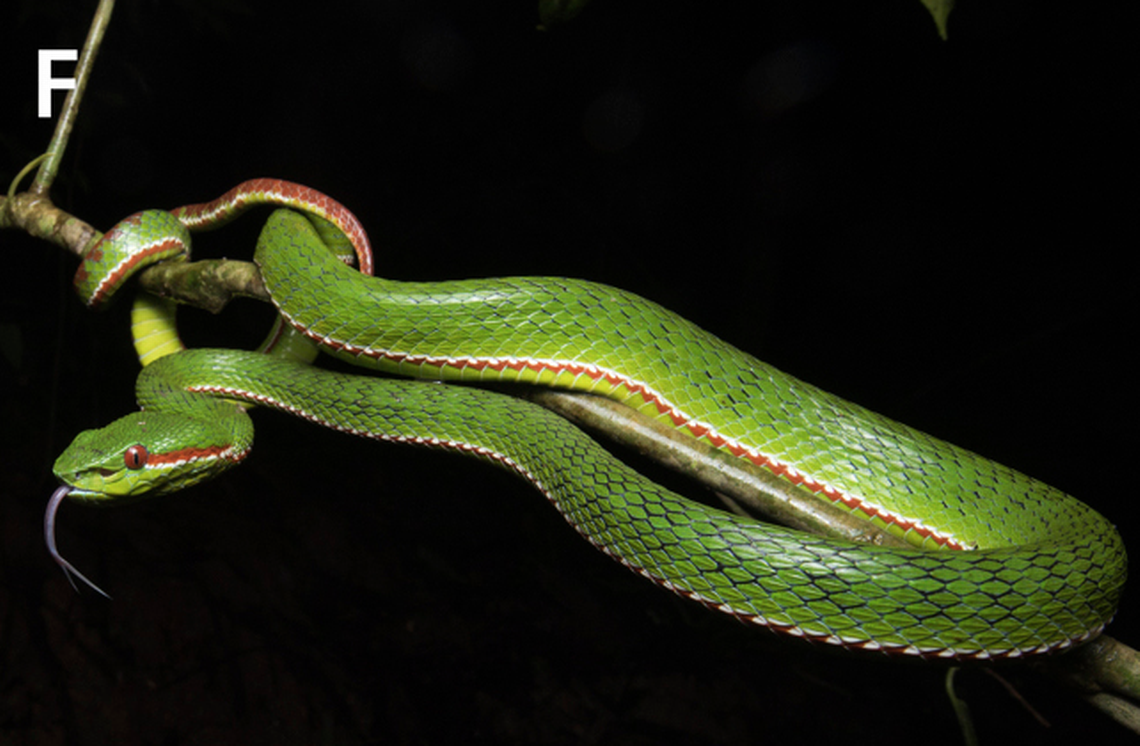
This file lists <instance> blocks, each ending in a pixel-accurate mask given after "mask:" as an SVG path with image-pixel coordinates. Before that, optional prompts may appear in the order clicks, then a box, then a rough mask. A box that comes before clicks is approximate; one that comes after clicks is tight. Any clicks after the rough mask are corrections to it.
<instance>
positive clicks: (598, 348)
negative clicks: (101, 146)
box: [45, 205, 1127, 659]
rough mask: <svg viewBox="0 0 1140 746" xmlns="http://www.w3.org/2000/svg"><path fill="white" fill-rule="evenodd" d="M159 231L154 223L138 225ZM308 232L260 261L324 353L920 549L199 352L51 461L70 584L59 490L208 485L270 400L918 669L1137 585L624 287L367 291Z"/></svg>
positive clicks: (1023, 641) (717, 596)
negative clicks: (916, 662) (641, 450)
mask: <svg viewBox="0 0 1140 746" xmlns="http://www.w3.org/2000/svg"><path fill="white" fill-rule="evenodd" d="M297 206H298V207H300V208H301V209H306V208H305V207H304V205H297ZM176 212H178V211H176ZM323 217H327V215H324V216H323ZM151 222H153V223H154V224H155V225H161V224H163V221H161V220H154V221H150V220H139V219H135V220H134V223H133V224H134V225H136V226H139V225H141V226H145V225H148V224H150V223H151ZM335 222H336V221H334V223H335ZM317 225H318V226H321V225H322V223H321V221H320V220H318V221H317ZM340 225H341V226H344V225H347V223H345V222H344V221H341V223H340ZM132 230H134V229H132V228H131V227H130V225H128V226H125V227H123V228H122V229H121V231H120V232H126V233H129V232H131V231H132ZM341 230H347V229H346V228H344V227H342V228H341ZM139 232H143V231H139ZM109 235H110V234H109ZM322 235H325V237H326V238H327V231H325V233H324V234H321V233H319V232H318V229H316V228H314V224H313V222H312V221H310V220H309V219H307V218H306V217H305V216H303V215H301V214H298V213H297V212H293V211H291V210H277V211H275V212H274V213H273V214H272V215H271V216H270V217H269V219H268V221H267V223H266V225H265V227H264V229H263V231H262V234H261V237H260V239H259V242H258V248H257V253H256V256H255V261H256V263H257V265H258V266H259V268H260V271H261V274H262V278H263V280H264V283H265V286H266V288H267V290H268V291H269V293H270V295H271V296H272V298H273V302H274V304H275V305H276V306H277V308H278V310H279V311H280V314H281V316H282V317H283V318H284V319H285V320H286V321H287V322H288V323H289V324H290V325H291V326H292V327H293V328H294V329H296V330H297V331H299V332H300V333H301V334H303V335H304V336H306V337H308V338H309V339H311V340H313V341H315V342H316V343H318V344H319V345H320V346H321V347H322V349H323V350H324V351H326V352H328V353H329V354H331V355H334V356H336V357H338V358H341V359H343V360H347V361H348V362H350V363H353V364H356V365H363V366H367V367H372V368H375V369H379V370H381V371H385V372H388V373H394V374H399V375H405V376H414V377H418V378H429V379H444V380H457V381H469V382H479V381H515V382H523V383H533V384H538V385H545V386H552V387H558V388H564V389H572V390H575V391H586V392H592V393H595V394H603V395H605V396H608V397H612V398H614V399H617V400H619V401H622V402H625V403H626V404H629V405H631V406H633V407H634V408H636V409H638V410H640V411H642V412H644V413H647V414H650V415H652V416H654V417H656V418H658V419H661V420H663V421H666V422H668V423H669V424H670V425H672V426H674V427H676V428H678V429H680V430H682V431H685V432H687V433H689V434H691V435H693V436H694V437H697V438H702V439H704V440H706V441H708V442H709V443H712V444H714V445H715V446H717V447H719V448H722V449H725V450H727V451H729V452H731V453H733V454H736V455H737V456H740V457H742V458H745V459H748V460H750V461H752V462H754V463H756V464H759V465H761V466H763V467H765V468H767V469H770V470H771V471H772V472H774V473H775V474H777V475H780V476H781V477H783V478H785V479H787V480H789V481H790V482H792V483H794V484H797V485H801V486H802V487H804V488H806V489H809V490H811V491H812V492H814V493H816V494H817V495H818V496H819V497H820V499H824V500H828V501H830V502H832V503H836V504H839V505H842V506H845V507H846V508H847V509H849V510H850V511H852V512H854V513H858V514H861V515H864V516H865V517H867V518H868V519H870V520H872V521H874V522H875V523H877V524H879V525H880V526H883V527H885V528H887V530H889V531H891V532H892V533H894V534H896V535H899V536H902V537H904V538H906V539H907V540H908V541H909V542H910V543H911V544H913V545H914V548H913V549H895V548H885V547H877V546H872V545H867V544H858V543H852V542H845V541H838V540H832V539H825V538H820V537H816V536H812V535H808V534H804V533H801V532H797V531H793V530H790V529H785V528H781V527H776V526H771V525H767V524H764V523H760V522H756V521H751V520H748V519H744V518H741V517H738V516H735V515H731V514H728V513H726V512H722V511H720V510H717V509H715V508H710V507H706V506H704V505H702V504H699V503H696V502H693V501H691V500H688V499H686V498H684V497H681V496H678V495H676V494H674V493H672V492H670V491H668V490H666V489H665V488H663V487H661V486H659V485H657V484H655V483H654V482H652V481H650V480H648V479H647V478H645V477H644V476H642V475H640V474H639V473H637V472H636V471H633V470H632V469H630V468H629V467H627V466H625V465H624V464H623V463H621V462H620V461H618V460H616V459H615V458H614V457H612V456H611V455H609V454H608V453H607V452H606V451H605V450H604V449H602V448H601V447H599V446H598V445H597V444H595V443H594V442H593V441H592V440H591V439H590V438H588V437H587V436H586V435H585V434H583V433H582V432H581V431H579V430H577V429H576V428H574V427H573V426H571V425H570V424H568V423H567V422H565V421H564V420H562V419H560V418H559V417H557V416H556V415H553V414H552V413H550V412H547V411H546V410H543V409H541V408H539V407H537V406H535V405H532V404H530V403H527V402H525V401H521V400H517V399H512V398H509V397H506V396H503V395H501V394H497V393H492V392H487V391H483V390H478V389H473V388H470V387H457V386H440V385H432V384H430V383H425V382H416V381H395V380H385V379H379V378H375V377H369V376H355V375H346V374H341V373H335V372H330V371H326V370H321V369H318V368H315V367H311V366H307V365H303V364H298V363H293V362H288V361H282V360H277V359H274V358H272V357H269V356H266V355H263V354H258V353H250V352H237V351H226V350H190V351H182V352H178V353H177V354H172V355H167V356H165V357H163V358H162V359H160V360H158V361H157V362H155V363H154V364H153V365H149V366H147V367H146V368H144V370H143V372H142V373H141V374H140V376H139V379H138V385H137V393H138V400H139V404H140V405H141V407H142V411H141V412H139V413H136V414H132V415H129V416H127V417H124V418H122V419H120V420H117V421H116V422H114V423H112V424H111V425H109V426H108V427H106V428H103V429H100V430H93V431H88V432H85V433H81V434H80V435H79V436H78V437H77V438H76V440H75V441H74V443H73V444H72V445H71V446H70V447H69V448H68V449H67V451H66V452H65V453H64V454H63V455H61V456H60V458H59V460H58V461H57V462H56V465H55V472H56V475H57V477H58V478H59V479H60V481H61V482H62V483H63V485H64V486H63V487H61V488H60V489H59V490H57V493H56V495H55V496H53V499H52V501H51V505H50V506H49V510H48V517H47V519H46V521H45V530H46V532H47V536H48V541H49V547H50V549H51V550H52V554H53V556H55V557H56V559H57V561H59V562H60V564H61V565H62V566H63V567H64V568H65V570H69V571H71V572H75V570H74V568H72V567H71V566H70V565H69V564H67V563H66V561H65V560H63V558H62V557H59V555H58V552H57V551H56V550H55V543H54V538H53V536H52V529H53V526H52V522H53V520H54V515H55V509H56V508H57V507H58V504H59V503H60V502H61V501H62V499H63V498H64V497H65V496H71V497H76V498H79V499H81V500H87V501H101V500H116V499H119V498H121V497H128V496H129V497H139V496H143V495H144V494H149V495H156V494H163V493H168V492H172V491H175V490H178V489H180V488H182V487H184V486H186V485H188V484H192V483H194V482H198V481H200V480H203V479H206V478H209V477H212V476H214V475H215V474H217V473H219V472H220V471H222V470H224V469H225V468H228V467H229V466H231V465H233V464H236V463H238V462H239V461H241V459H242V458H243V457H244V456H245V454H246V453H247V452H248V450H249V447H250V443H251V441H252V434H253V427H252V424H251V422H250V419H249V417H248V415H247V414H246V412H245V409H244V407H243V406H241V405H246V406H248V405H260V406H271V407H276V408H278V409H281V410H285V411H287V412H291V413H293V414H296V415H299V416H301V417H304V418H306V419H308V420H311V421H313V422H316V423H319V424H321V425H323V426H326V427H331V428H334V429H337V430H341V431H344V432H348V433H352V434H354V435H361V436H365V437H370V438H375V439H378V440H390V441H400V442H409V443H416V444H421V445H427V446H435V447H441V448H448V449H453V450H459V451H461V452H464V453H468V454H471V455H474V456H477V457H480V458H484V459H487V460H490V461H493V462H495V463H498V464H501V465H504V466H506V467H508V468H510V469H512V470H514V471H515V472H517V473H518V474H520V475H522V476H523V477H525V478H526V479H528V480H529V481H531V482H532V483H533V484H534V485H535V486H536V487H537V488H538V489H539V490H540V491H541V492H542V493H543V494H545V495H546V496H547V497H548V498H549V500H550V501H551V502H552V503H553V504H554V506H555V507H556V508H557V509H558V510H559V512H560V513H561V514H562V515H563V516H564V517H565V518H566V520H567V521H568V522H569V523H570V524H571V525H572V526H573V527H574V528H575V529H577V531H578V532H579V533H580V534H582V535H583V536H584V537H585V538H586V539H588V540H589V541H590V543H592V544H593V545H594V546H595V547H597V548H598V549H600V550H601V551H603V552H605V553H606V554H607V555H609V556H611V557H613V558H614V559H616V560H618V561H619V562H621V563H622V564H624V565H626V566H627V567H629V568H631V569H633V570H635V571H636V572H638V573H640V574H641V575H644V576H645V577H648V578H650V579H652V580H654V581H656V582H657V583H659V584H661V585H662V586H664V587H666V588H668V589H670V590H672V591H674V592H676V593H678V594H681V595H682V596H685V597H688V598H691V599H694V600H697V601H700V602H702V603H704V604H706V605H708V606H710V607H712V608H714V609H717V610H720V611H723V612H726V613H729V614H732V615H735V616H737V617H739V618H740V619H743V620H746V621H750V622H755V623H757V624H760V625H764V626H766V627H768V628H770V629H772V630H775V631H777V632H782V633H787V634H790V635H795V636H799V637H803V638H807V639H809V640H812V641H815V642H821V643H826V644H832V645H838V646H842V647H845V648H850V649H862V650H876V651H884V652H887V653H900V654H908V655H917V656H924V657H939V658H955V659H968V658H993V657H1011V656H1022V655H1027V654H1034V653H1044V652H1050V651H1055V650H1062V649H1065V648H1068V647H1071V646H1073V645H1075V644H1078V643H1080V642H1083V641H1086V640H1088V639H1091V638H1092V637H1094V636H1096V635H1097V634H1099V633H1100V631H1101V630H1102V629H1103V628H1104V625H1105V624H1107V623H1108V622H1109V620H1110V619H1111V618H1112V616H1113V614H1114V612H1115V609H1116V607H1117V605H1118V603H1119V600H1120V596H1121V593H1122V591H1123V586H1124V582H1125V577H1126V573H1127V560H1126V556H1125V551H1124V547H1123V544H1122V542H1121V539H1120V536H1119V534H1118V532H1117V531H1116V529H1115V528H1114V527H1113V526H1112V525H1111V524H1110V523H1109V522H1108V521H1107V520H1105V519H1104V518H1103V517H1102V516H1100V515H1099V514H1097V513H1096V512H1094V511H1093V510H1092V509H1090V508H1088V507H1087V506H1085V505H1084V504H1082V503H1080V502H1078V501H1077V500H1076V499H1074V498H1072V497H1070V496H1068V495H1066V494H1064V493H1062V492H1060V491H1058V490H1056V489H1054V488H1052V487H1049V486H1047V485H1045V484H1042V483H1041V482H1038V481H1035V480H1033V479H1031V478H1030V477H1027V476H1025V475H1023V474H1021V473H1019V472H1017V471H1015V470H1013V469H1010V468H1008V467H1005V466H1001V465H999V464H996V463H994V462H993V461H990V460H987V459H985V458H982V457H981V456H978V455H976V454H974V453H972V452H969V451H967V450H964V449H962V448H958V447H956V446H953V445H951V444H948V443H945V442H943V441H940V440H938V439H936V438H933V437H931V436H929V435H926V434H924V433H922V432H919V431H917V430H914V429H912V428H909V427H907V426H905V425H902V424H899V423H897V422H893V421H891V420H889V419H887V418H885V417H882V416H880V415H878V414H875V413H874V412H870V411H868V410H866V409H863V408H862V407H859V406H857V405H855V404H852V403H850V402H847V401H845V400H843V399H840V398H839V397H836V396H834V395H831V394H828V393H826V392H823V391H820V390H819V389H817V388H814V387H812V386H810V385H808V384H806V383H803V382H801V381H799V380H796V379H795V378H793V377H791V376H789V375H787V374H785V373H782V372H780V371H778V370H776V369H774V368H772V367H771V366H769V365H767V364H765V363H763V362H760V361H759V360H757V359H755V358H753V357H751V356H750V355H748V354H746V353H744V352H741V351H740V350H737V349H735V348H733V347H732V346H730V345H728V344H727V343H725V342H723V341H721V340H720V339H718V338H716V337H715V336H713V335H711V334H709V333H708V332H705V331H703V330H702V329H700V328H698V327H696V326H695V325H694V324H692V323H690V322H688V321H686V320H685V319H683V318H681V317H679V316H677V315H676V314H674V313H672V312H670V311H668V310H666V309H664V308H662V307H660V306H658V305H656V304H654V303H652V302H650V301H647V300H645V299H643V298H640V297H638V296H635V295H633V294H631V293H628V292H625V291H622V290H619V289H616V288H612V287H607V286H604V285H599V284H596V283H591V282H585V281H580V280H570V279H560V278H509V279H487V280H463V281H453V282H435V283H415V282H398V281H393V280H386V279H380V278H375V277H370V276H366V275H365V274H361V273H357V272H355V271H354V270H352V269H351V268H349V267H347V266H346V265H345V264H344V263H343V262H341V261H338V260H337V258H335V257H334V256H333V254H332V253H330V252H329V250H328V248H326V245H325V242H324V241H322ZM162 239H163V237H162V236H158V235H150V236H147V235H142V236H139V241H140V243H150V244H153V243H155V242H156V241H157V242H161V240H162ZM76 574H78V573H76ZM79 577H81V578H82V576H81V575H80V576H79Z"/></svg>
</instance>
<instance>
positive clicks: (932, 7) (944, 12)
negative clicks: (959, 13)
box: [922, 0, 954, 41]
mask: <svg viewBox="0 0 1140 746" xmlns="http://www.w3.org/2000/svg"><path fill="white" fill-rule="evenodd" d="M922 4H923V5H925V6H926V9H927V10H929V11H930V15H932V16H934V24H935V25H936V26H938V35H939V36H941V37H942V40H943V41H945V40H946V21H947V20H948V19H949V18H950V11H951V10H953V8H954V0H922Z"/></svg>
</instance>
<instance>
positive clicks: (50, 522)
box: [44, 485, 111, 599]
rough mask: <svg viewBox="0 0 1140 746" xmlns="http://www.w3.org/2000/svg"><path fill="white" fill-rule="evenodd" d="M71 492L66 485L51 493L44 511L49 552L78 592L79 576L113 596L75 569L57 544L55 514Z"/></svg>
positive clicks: (97, 588) (102, 593)
mask: <svg viewBox="0 0 1140 746" xmlns="http://www.w3.org/2000/svg"><path fill="white" fill-rule="evenodd" d="M70 493H71V487H68V486H67V485H64V486H62V487H60V488H59V489H57V490H56V491H55V492H53V493H52V494H51V499H50V500H48V506H47V512H46V513H44V540H45V541H46V542H47V548H48V553H49V554H51V558H52V559H54V560H55V563H56V564H57V565H59V566H60V568H61V569H62V570H63V574H64V575H66V576H67V582H69V583H71V587H72V588H75V590H76V592H78V591H79V588H78V587H77V586H76V585H75V578H79V579H80V580H82V581H83V582H84V583H86V584H87V585H89V586H91V587H92V588H93V589H95V592H96V593H98V594H99V595H101V596H103V597H104V598H106V599H110V598H111V597H110V596H108V595H107V593H106V592H105V591H104V590H103V589H102V588H100V587H99V586H97V585H95V584H94V583H92V582H91V581H90V580H88V579H87V576H85V575H84V574H83V573H81V572H79V570H76V569H75V566H74V565H72V564H71V563H70V562H68V561H67V560H65V559H64V558H63V555H61V554H60V553H59V549H57V548H56V545H55V514H56V513H57V512H59V506H60V505H61V504H63V499H64V498H65V497H67V496H68V495H69V494H70Z"/></svg>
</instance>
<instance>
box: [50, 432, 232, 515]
mask: <svg viewBox="0 0 1140 746" xmlns="http://www.w3.org/2000/svg"><path fill="white" fill-rule="evenodd" d="M230 435H231V433H229V432H227V431H226V430H225V429H223V428H219V427H218V424H217V422H215V421H206V420H201V419H197V418H193V417H187V416H185V415H176V414H165V413H158V412H156V413H149V412H145V411H144V412H136V413H135V414H131V415H127V416H126V417H122V418H120V419H118V420H116V421H114V422H112V423H111V424H110V425H108V426H106V427H104V428H100V429H98V430H87V431H85V432H82V433H80V434H79V435H78V436H77V437H76V438H75V440H74V441H72V443H71V445H70V446H68V447H67V450H65V451H64V452H63V453H62V454H61V455H60V457H59V458H58V459H57V460H56V462H55V466H54V467H53V471H54V472H55V475H56V478H58V479H59V481H60V482H61V483H63V484H65V485H68V486H69V487H71V493H70V496H71V497H74V498H78V499H80V500H84V501H87V502H94V503H104V502H108V501H121V500H123V499H128V500H137V499H141V498H143V497H148V496H152V495H162V494H166V493H169V492H175V491H177V490H180V489H182V488H184V487H188V486H189V485H191V484H195V483H196V482H200V481H202V480H204V479H208V478H210V477H213V476H215V475H216V474H218V473H219V472H221V471H224V470H225V469H227V468H229V467H230V466H232V465H234V464H236V463H238V462H239V461H241V459H243V458H244V457H245V455H246V454H247V453H248V452H249V446H248V443H245V444H235V443H234V442H233V438H232V437H230Z"/></svg>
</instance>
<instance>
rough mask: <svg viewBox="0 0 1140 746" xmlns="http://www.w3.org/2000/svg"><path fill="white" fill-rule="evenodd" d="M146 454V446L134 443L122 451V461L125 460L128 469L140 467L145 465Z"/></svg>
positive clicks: (147, 454)
mask: <svg viewBox="0 0 1140 746" xmlns="http://www.w3.org/2000/svg"><path fill="white" fill-rule="evenodd" d="M148 456H150V454H149V453H147V451H146V446H144V445H143V444H141V443H136V444H135V445H133V446H131V447H130V448H128V449H127V450H126V451H124V452H123V461H124V462H126V464H127V468H128V469H141V468H143V467H144V466H146V460H147V457H148Z"/></svg>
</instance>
